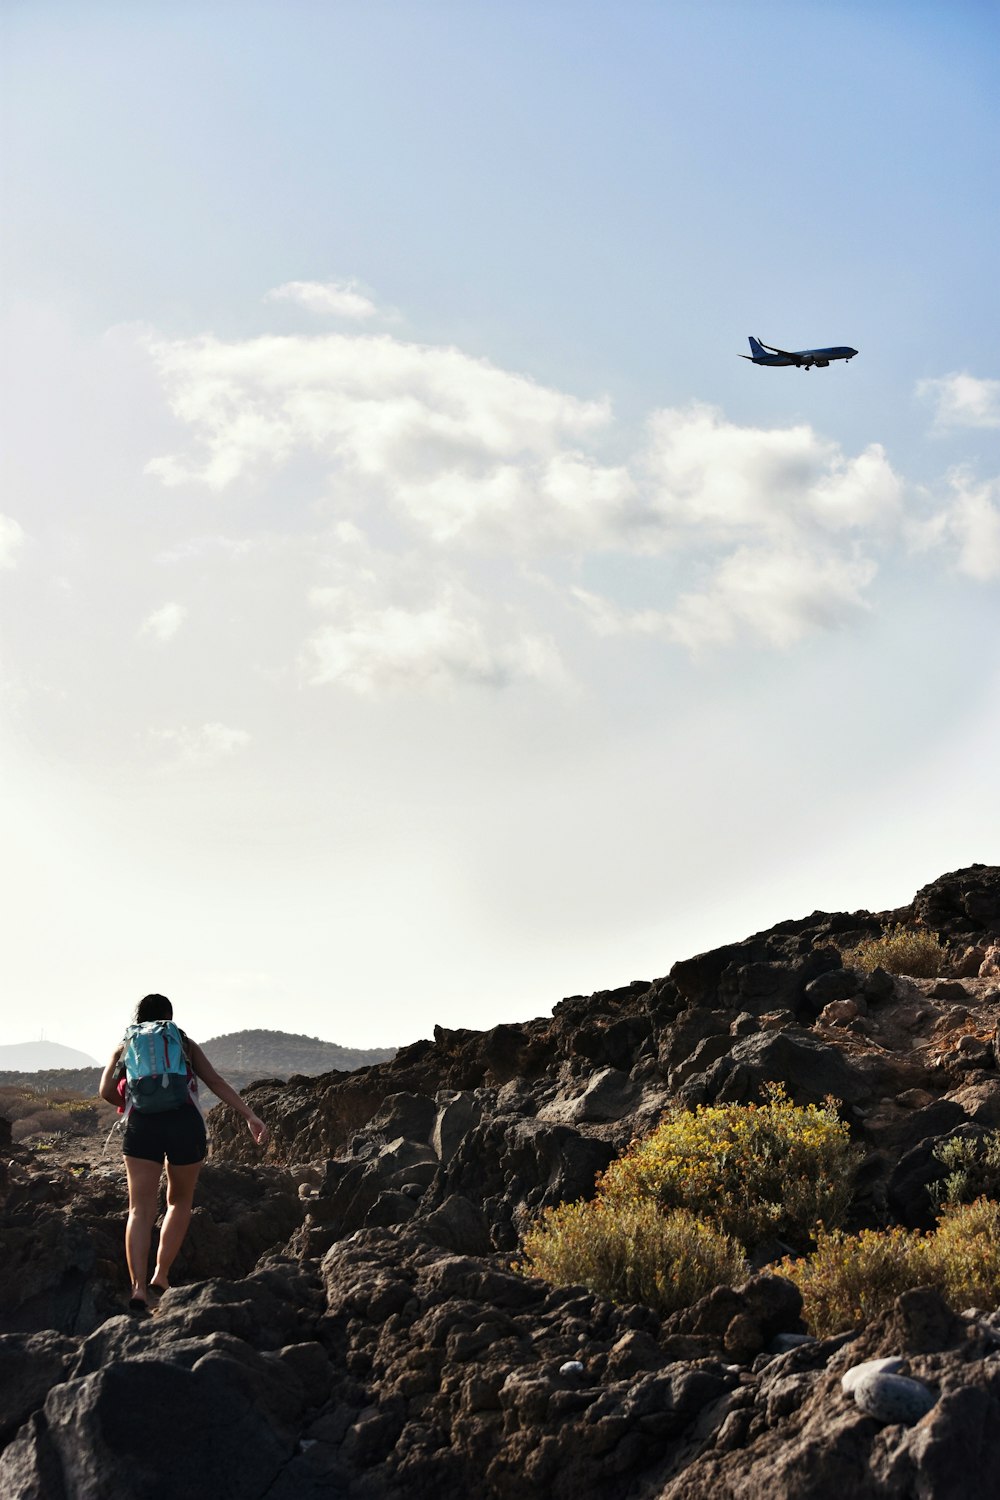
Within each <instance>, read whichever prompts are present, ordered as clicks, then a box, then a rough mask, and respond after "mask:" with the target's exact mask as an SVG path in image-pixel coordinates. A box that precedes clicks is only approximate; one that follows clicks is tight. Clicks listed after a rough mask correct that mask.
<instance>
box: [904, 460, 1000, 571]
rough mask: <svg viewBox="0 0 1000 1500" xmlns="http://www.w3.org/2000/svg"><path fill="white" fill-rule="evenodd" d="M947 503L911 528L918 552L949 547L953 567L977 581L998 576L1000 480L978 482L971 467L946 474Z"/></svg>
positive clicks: (911, 537) (911, 536)
mask: <svg viewBox="0 0 1000 1500" xmlns="http://www.w3.org/2000/svg"><path fill="white" fill-rule="evenodd" d="M949 483H950V487H951V497H950V499H949V501H948V503H947V505H945V506H943V507H942V508H941V509H940V510H938V511H936V512H935V513H934V514H933V515H932V516H930V517H929V518H928V519H927V520H925V521H922V522H918V523H916V524H915V525H914V526H913V527H912V528H911V530H910V540H911V542H912V544H913V545H914V547H915V549H916V550H917V551H926V550H928V549H929V548H931V547H948V548H950V549H951V550H952V552H953V555H954V559H955V567H956V568H957V569H958V571H959V572H960V573H964V574H965V575H966V576H967V577H968V578H974V579H975V580H976V581H977V582H978V583H990V582H992V581H993V580H994V579H996V578H1000V479H994V480H992V481H990V480H987V481H985V482H980V481H978V480H976V479H975V477H974V476H973V474H972V473H971V472H970V470H968V469H965V468H961V469H956V470H954V471H953V472H952V474H951V475H950V476H949Z"/></svg>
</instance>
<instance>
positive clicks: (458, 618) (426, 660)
mask: <svg viewBox="0 0 1000 1500" xmlns="http://www.w3.org/2000/svg"><path fill="white" fill-rule="evenodd" d="M310 602H311V603H312V604H313V605H314V606H315V607H318V608H321V609H323V610H324V612H326V613H327V614H328V615H329V616H331V617H332V618H331V619H330V621H329V622H328V623H326V624H324V625H322V626H321V627H320V629H319V630H317V631H316V632H315V633H314V634H313V635H312V636H311V637H310V638H309V640H308V641H307V643H306V645H305V647H304V649H303V652H302V656H301V661H300V668H301V672H302V676H303V679H304V680H305V681H306V682H307V683H309V684H311V685H320V684H325V683H336V684H338V685H340V686H342V687H347V688H350V689H351V690H352V691H353V692H355V693H358V694H361V695H362V696H365V697H374V696H382V695H384V694H387V693H394V692H399V691H413V690H421V689H425V688H442V687H450V686H456V685H462V684H472V685H475V686H478V687H487V688H504V687H508V686H510V685H511V684H512V683H514V682H515V681H518V680H525V679H527V680H535V681H546V682H549V683H552V684H562V683H563V682H564V680H565V674H564V672H563V668H562V664H561V662H560V659H559V653H558V651H557V650H556V647H555V646H554V644H553V643H552V642H551V641H550V640H548V639H546V638H544V637H542V636H539V635H536V634H533V633H522V632H519V631H518V630H517V629H516V627H515V628H510V627H508V629H507V630H506V631H500V632H496V631H490V630H489V628H488V625H487V622H486V621H485V620H484V619H483V618H482V617H481V616H482V613H483V611H482V607H481V605H480V604H479V603H478V601H476V600H475V599H473V598H471V597H468V596H464V595H463V593H462V592H461V591H459V590H457V589H451V590H448V591H447V592H446V593H444V594H443V596H441V597H440V598H438V599H436V600H435V601H434V602H432V603H427V604H425V605H424V606H423V607H410V608H405V607H402V606H400V605H397V604H385V605H382V606H377V605H376V606H367V605H365V604H364V603H362V602H360V601H359V600H358V599H357V598H356V597H354V596H353V595H352V594H351V592H350V591H349V590H348V589H342V588H329V589H322V590H314V592H313V594H312V595H311V600H310ZM498 633H499V634H500V636H501V638H500V639H499V640H497V639H494V638H493V637H494V636H495V635H496V634H498Z"/></svg>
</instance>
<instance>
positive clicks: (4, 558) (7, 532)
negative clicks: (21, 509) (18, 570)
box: [0, 516, 24, 568]
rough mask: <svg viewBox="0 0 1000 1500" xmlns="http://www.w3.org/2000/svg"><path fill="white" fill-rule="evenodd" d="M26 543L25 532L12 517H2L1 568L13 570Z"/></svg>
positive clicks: (0, 538)
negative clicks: (23, 544)
mask: <svg viewBox="0 0 1000 1500" xmlns="http://www.w3.org/2000/svg"><path fill="white" fill-rule="evenodd" d="M23 541H24V531H23V530H22V528H21V527H20V526H19V525H18V523H17V522H16V521H14V520H12V519H11V517H10V516H0V568H12V567H14V565H15V561H16V558H17V553H18V551H19V550H20V548H21V544H22V543H23Z"/></svg>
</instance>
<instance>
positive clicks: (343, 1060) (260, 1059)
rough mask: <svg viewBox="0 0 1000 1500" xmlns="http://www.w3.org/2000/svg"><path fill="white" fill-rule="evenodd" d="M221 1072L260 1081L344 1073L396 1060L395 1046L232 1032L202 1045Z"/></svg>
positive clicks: (280, 1033)
mask: <svg viewBox="0 0 1000 1500" xmlns="http://www.w3.org/2000/svg"><path fill="white" fill-rule="evenodd" d="M201 1045H202V1046H203V1048H204V1050H205V1053H206V1055H207V1056H208V1057H209V1058H210V1059H211V1061H212V1063H213V1064H214V1066H215V1067H217V1068H218V1069H219V1072H220V1073H224V1074H225V1075H226V1076H227V1077H228V1076H229V1074H230V1073H233V1074H243V1073H254V1074H255V1075H256V1076H257V1077H258V1078H260V1077H262V1076H263V1075H264V1074H265V1073H266V1074H267V1075H268V1076H269V1077H274V1078H278V1077H288V1076H289V1075H291V1074H292V1073H302V1074H305V1075H306V1076H307V1077H313V1076H315V1075H316V1074H317V1073H331V1072H333V1071H334V1070H335V1069H336V1070H337V1071H339V1072H342V1073H349V1072H353V1071H354V1069H355V1068H367V1067H371V1066H372V1064H374V1063H382V1062H388V1061H389V1060H390V1058H393V1057H395V1055H396V1052H397V1050H398V1049H397V1048H395V1047H342V1046H340V1045H339V1043H337V1042H324V1041H323V1040H321V1038H320V1037H315V1036H302V1035H299V1034H297V1033H294V1032H289V1031H261V1030H257V1031H232V1032H227V1033H225V1034H224V1035H223V1036H213V1037H210V1038H209V1039H208V1041H207V1042H203V1043H202V1044H201Z"/></svg>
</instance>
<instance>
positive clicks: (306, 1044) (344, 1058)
mask: <svg viewBox="0 0 1000 1500" xmlns="http://www.w3.org/2000/svg"><path fill="white" fill-rule="evenodd" d="M23 1045H25V1046H28V1045H32V1046H40V1047H45V1048H51V1049H53V1051H55V1052H56V1053H57V1054H62V1053H66V1054H67V1055H72V1056H73V1057H81V1058H82V1057H84V1056H85V1055H86V1054H85V1053H75V1052H72V1050H71V1049H70V1048H69V1047H61V1046H60V1045H59V1043H57V1042H39V1043H32V1044H28V1043H25V1044H23ZM202 1045H203V1047H204V1049H205V1053H206V1055H207V1056H208V1058H209V1059H210V1061H211V1062H212V1063H213V1065H214V1066H215V1067H217V1068H218V1070H219V1072H220V1073H221V1074H222V1075H223V1077H224V1078H225V1079H226V1080H227V1081H228V1082H229V1083H231V1084H232V1085H233V1087H234V1088H235V1089H236V1090H237V1091H239V1090H241V1089H245V1088H246V1087H247V1086H248V1085H249V1084H251V1083H254V1082H255V1081H256V1080H257V1079H259V1078H289V1077H291V1076H292V1075H293V1074H296V1073H299V1074H303V1075H304V1076H305V1077H308V1078H313V1077H315V1076H316V1075H317V1074H320V1073H333V1072H340V1073H350V1072H353V1071H354V1070H355V1069H357V1068H366V1067H369V1066H371V1065H372V1064H373V1063H382V1062H388V1061H389V1060H390V1059H391V1058H393V1057H395V1055H396V1048H394V1047H368V1048H365V1047H341V1046H339V1045H338V1044H337V1043H336V1042H324V1041H322V1040H321V1039H320V1038H319V1037H313V1036H301V1035H299V1034H297V1033H295V1032H289V1031H233V1032H229V1033H227V1034H226V1035H224V1036H216V1037H211V1038H209V1040H208V1041H207V1042H204V1043H203V1044H202ZM18 1052H19V1049H18V1048H16V1047H3V1048H0V1061H3V1060H4V1059H5V1057H6V1056H7V1055H8V1054H10V1053H18ZM100 1081H101V1069H100V1068H99V1067H98V1066H97V1065H96V1064H95V1065H94V1066H93V1067H83V1066H79V1067H63V1068H59V1067H53V1066H51V1065H49V1066H47V1067H44V1068H30V1067H28V1068H3V1067H0V1084H14V1085H20V1086H23V1087H25V1088H31V1089H35V1090H37V1091H38V1092H39V1093H51V1092H55V1091H57V1090H60V1089H73V1090H75V1091H76V1092H77V1093H80V1094H83V1095H89V1094H96V1093H97V1085H98V1084H99V1083H100Z"/></svg>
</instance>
